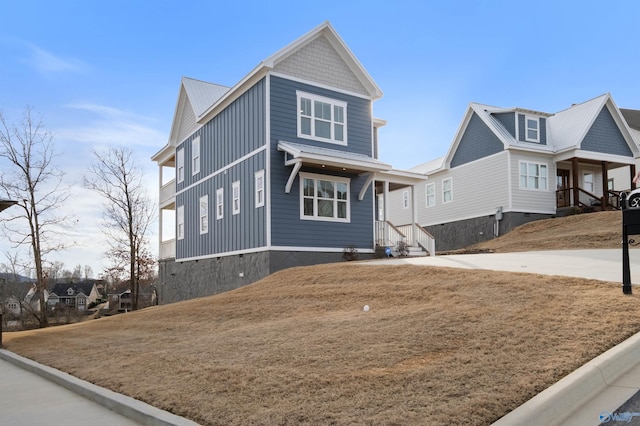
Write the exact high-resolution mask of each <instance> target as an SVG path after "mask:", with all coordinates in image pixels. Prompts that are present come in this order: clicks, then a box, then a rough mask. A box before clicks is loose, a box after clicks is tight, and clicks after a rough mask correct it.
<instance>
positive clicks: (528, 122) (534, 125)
mask: <svg viewBox="0 0 640 426" xmlns="http://www.w3.org/2000/svg"><path fill="white" fill-rule="evenodd" d="M524 123H525V133H524V140H525V141H527V142H540V119H539V118H537V117H532V116H529V115H525V117H524Z"/></svg>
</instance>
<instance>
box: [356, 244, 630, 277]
mask: <svg viewBox="0 0 640 426" xmlns="http://www.w3.org/2000/svg"><path fill="white" fill-rule="evenodd" d="M629 260H630V265H631V283H632V284H640V249H630V250H629ZM363 264H367V265H405V264H408V265H423V266H446V267H449V268H464V269H485V270H494V271H509V272H528V273H533V274H543V275H563V276H568V277H581V278H590V279H595V280H601V281H613V282H620V283H621V282H622V248H620V249H602V250H550V251H528V252H520V253H486V254H484V253H483V254H456V255H447V256H428V257H399V258H391V259H380V260H373V261H369V262H363Z"/></svg>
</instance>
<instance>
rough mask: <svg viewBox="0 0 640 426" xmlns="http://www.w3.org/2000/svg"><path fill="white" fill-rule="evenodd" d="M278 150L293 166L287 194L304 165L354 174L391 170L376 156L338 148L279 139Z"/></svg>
mask: <svg viewBox="0 0 640 426" xmlns="http://www.w3.org/2000/svg"><path fill="white" fill-rule="evenodd" d="M278 151H282V152H284V154H285V161H284V164H285V165H286V166H293V170H292V171H291V174H290V175H289V180H288V181H287V185H286V187H285V192H286V193H287V194H288V193H289V192H290V191H291V186H292V185H293V182H294V180H295V178H296V176H297V175H298V172H299V171H300V169H301V168H302V166H303V165H309V166H313V167H318V168H321V169H327V170H334V171H341V172H345V173H354V174H366V173H370V174H373V173H376V172H383V171H389V170H391V166H390V165H389V164H386V163H383V162H382V161H380V160H377V159H375V158H371V157H368V156H366V155H362V154H355V153H351V152H345V151H339V150H337V149H329V148H322V147H317V146H312V145H303V144H298V143H293V142H285V141H279V142H278ZM370 176H371V175H370ZM367 186H368V185H367Z"/></svg>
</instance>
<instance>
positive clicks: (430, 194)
mask: <svg viewBox="0 0 640 426" xmlns="http://www.w3.org/2000/svg"><path fill="white" fill-rule="evenodd" d="M425 198H426V200H427V207H432V206H435V205H436V184H435V183H429V184H427V186H426V187H425Z"/></svg>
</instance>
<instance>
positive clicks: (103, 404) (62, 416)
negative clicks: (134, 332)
mask: <svg viewBox="0 0 640 426" xmlns="http://www.w3.org/2000/svg"><path fill="white" fill-rule="evenodd" d="M0 378H1V379H0V425H11V426H33V425H52V426H57V425H60V426H76V425H77V426H80V425H87V424H90V425H92V426H113V425H118V426H128V425H150V426H151V425H153V426H156V425H157V426H168V425H176V426H195V425H197V423H194V422H192V421H191V420H187V419H185V418H183V417H179V416H176V415H174V414H171V413H169V412H166V411H163V410H160V409H158V408H155V407H152V406H150V405H148V404H145V403H144V402H141V401H138V400H135V399H133V398H130V397H128V396H124V395H121V394H118V393H116V392H112V391H110V390H108V389H104V388H101V387H99V386H96V385H93V384H91V383H89V382H85V381H84V380H80V379H78V378H76V377H73V376H71V375H69V374H66V373H63V372H61V371H58V370H56V369H54V368H51V367H47V366H45V365H42V364H38V363H37V362H34V361H31V360H29V359H27V358H24V357H21V356H19V355H16V354H14V353H12V352H9V351H5V350H0Z"/></svg>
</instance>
